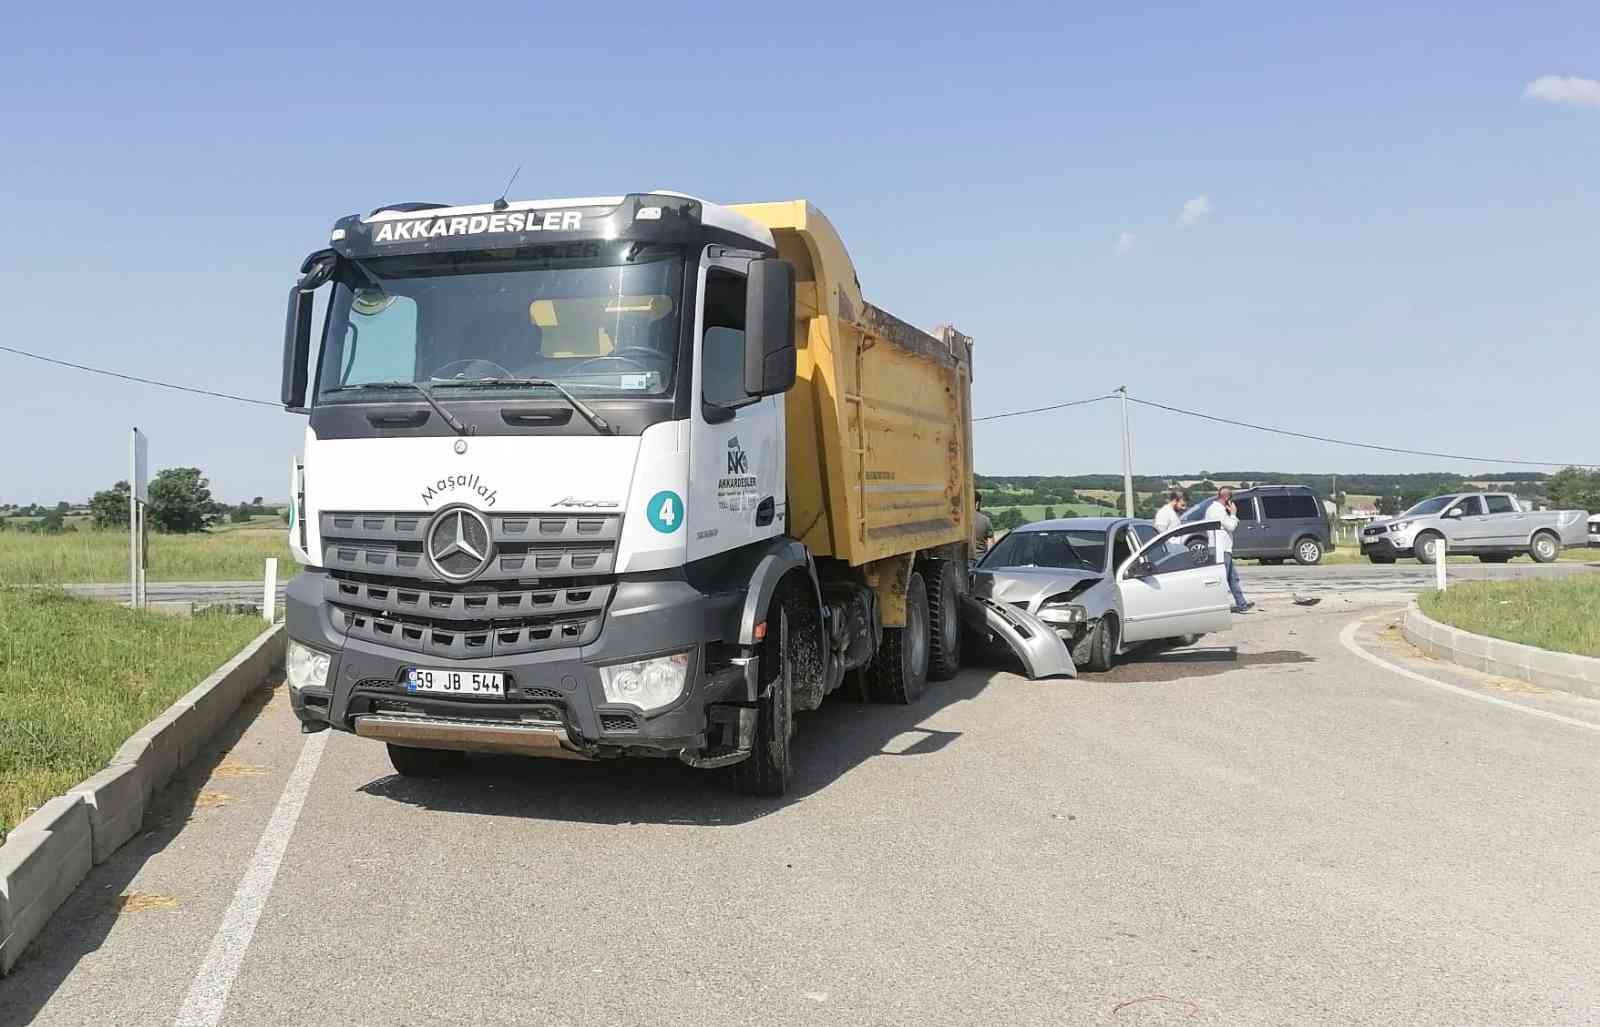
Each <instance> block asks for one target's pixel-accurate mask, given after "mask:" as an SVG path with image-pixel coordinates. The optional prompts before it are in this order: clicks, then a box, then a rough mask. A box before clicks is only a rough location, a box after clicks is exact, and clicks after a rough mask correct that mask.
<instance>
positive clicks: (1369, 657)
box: [1339, 620, 1600, 731]
mask: <svg viewBox="0 0 1600 1027" xmlns="http://www.w3.org/2000/svg"><path fill="white" fill-rule="evenodd" d="M1361 623H1362V622H1361V621H1359V620H1353V621H1351V622H1350V623H1349V624H1346V625H1345V627H1344V630H1343V631H1341V632H1339V641H1340V642H1341V643H1342V644H1343V645H1344V647H1345V648H1346V649H1348V650H1350V651H1351V652H1353V653H1355V654H1356V655H1357V656H1359V657H1361V658H1362V659H1363V660H1366V661H1367V662H1368V663H1371V664H1374V665H1376V666H1378V667H1382V668H1383V669H1384V670H1386V671H1389V672H1390V673H1391V674H1399V675H1400V676H1401V677H1405V678H1410V679H1411V680H1412V681H1419V682H1421V683H1422V684H1424V685H1432V686H1433V687H1434V688H1443V689H1445V690H1446V691H1449V692H1455V693H1456V694H1457V695H1464V696H1466V697H1467V698H1468V699H1476V700H1478V701H1479V702H1486V703H1491V704H1493V705H1495V706H1504V707H1505V708H1506V709H1508V710H1516V711H1517V712H1518V713H1526V714H1528V715H1529V716H1532V717H1543V718H1544V719H1545V720H1554V721H1559V722H1560V723H1562V724H1571V725H1572V726H1573V727H1581V728H1583V729H1584V730H1586V731H1600V724H1596V723H1594V722H1592V721H1588V720H1579V719H1578V718H1577V717H1564V716H1562V715H1561V714H1559V713H1551V712H1550V711H1549V710H1541V709H1536V708H1535V707H1532V706H1524V705H1522V704H1521V703H1515V702H1512V701H1511V700H1509V699H1501V698H1500V697H1498V696H1493V695H1484V694H1483V693H1482V692H1476V691H1473V690H1472V689H1470V688H1463V687H1462V686H1460V685H1452V684H1450V683H1449V682H1447V681H1435V680H1434V679H1433V678H1430V677H1427V676H1426V675H1423V674H1418V673H1417V672H1416V671H1414V670H1407V669H1405V668H1404V667H1399V666H1396V665H1395V664H1393V663H1390V662H1389V661H1388V660H1385V659H1382V658H1381V657H1378V656H1374V655H1373V654H1372V653H1369V652H1367V650H1365V649H1363V648H1362V647H1361V646H1360V645H1357V644H1356V631H1357V630H1358V629H1360V627H1361Z"/></svg>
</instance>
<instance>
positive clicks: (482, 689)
mask: <svg viewBox="0 0 1600 1027" xmlns="http://www.w3.org/2000/svg"><path fill="white" fill-rule="evenodd" d="M406 691H407V692H431V693H437V694H439V695H494V696H499V697H500V698H505V694H506V676H505V675H504V674H500V673H498V672H485V671H478V672H469V671H463V670H434V669H432V668H428V667H413V668H412V669H411V670H410V671H409V672H408V673H407V674H406Z"/></svg>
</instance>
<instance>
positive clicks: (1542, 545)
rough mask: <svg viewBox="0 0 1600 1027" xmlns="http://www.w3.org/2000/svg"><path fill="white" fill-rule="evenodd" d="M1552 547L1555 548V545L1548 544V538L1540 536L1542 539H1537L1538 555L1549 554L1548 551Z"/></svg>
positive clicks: (1550, 550) (1549, 551) (1551, 549)
mask: <svg viewBox="0 0 1600 1027" xmlns="http://www.w3.org/2000/svg"><path fill="white" fill-rule="evenodd" d="M1554 549H1555V546H1553V545H1551V544H1550V540H1549V539H1547V538H1542V539H1540V540H1539V555H1540V556H1549V555H1550V553H1551V552H1552V551H1553V550H1554Z"/></svg>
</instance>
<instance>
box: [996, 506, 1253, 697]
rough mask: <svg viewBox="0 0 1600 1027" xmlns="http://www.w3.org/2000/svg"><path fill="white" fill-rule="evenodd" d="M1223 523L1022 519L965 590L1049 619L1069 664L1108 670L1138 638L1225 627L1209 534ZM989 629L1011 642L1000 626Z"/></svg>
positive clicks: (1220, 576) (1223, 589) (1193, 634)
mask: <svg viewBox="0 0 1600 1027" xmlns="http://www.w3.org/2000/svg"><path fill="white" fill-rule="evenodd" d="M1221 530H1222V526H1221V525H1220V524H1218V523H1217V522H1215V521H1208V522H1203V523H1199V524H1184V525H1183V526H1182V527H1180V528H1177V529H1174V530H1173V531H1170V532H1167V533H1166V534H1164V535H1163V534H1158V533H1157V532H1156V529H1155V526H1154V525H1152V524H1151V523H1150V522H1149V521H1143V520H1135V519H1132V518H1126V517H1070V518H1064V519H1060V520H1053V521H1039V522H1037V523H1034V524H1025V525H1023V526H1022V527H1020V528H1017V529H1016V530H1014V531H1012V532H1010V533H1009V534H1007V535H1006V536H1005V537H1004V538H1002V539H1001V540H1000V541H999V542H997V543H996V544H995V545H994V546H993V547H992V548H991V549H990V550H989V552H988V553H987V554H986V555H985V556H984V558H983V560H982V561H981V562H980V563H978V564H977V565H976V566H975V567H974V568H973V571H972V593H971V594H972V596H973V597H974V599H976V600H978V601H980V602H983V603H986V604H988V605H989V606H990V607H991V609H992V611H995V612H998V611H999V610H1003V609H1005V608H1010V609H1012V610H1016V611H1021V612H1022V613H1023V614H1024V615H1026V620H1025V621H1024V623H1025V624H1026V623H1035V624H1038V623H1042V624H1043V625H1045V626H1047V627H1048V628H1049V629H1050V630H1052V631H1054V632H1055V634H1056V635H1057V636H1058V637H1059V638H1060V639H1061V641H1062V643H1063V644H1064V645H1065V647H1066V649H1067V650H1068V651H1069V652H1070V653H1071V658H1072V662H1073V663H1074V664H1075V665H1077V666H1080V667H1085V668H1087V669H1089V670H1109V669H1110V668H1111V666H1112V664H1114V663H1115V662H1116V659H1117V657H1118V656H1120V655H1121V654H1123V653H1125V652H1128V651H1129V650H1130V649H1132V648H1134V647H1135V646H1138V645H1141V644H1144V643H1147V642H1154V641H1157V640H1166V639H1178V640H1181V641H1182V642H1183V644H1193V641H1194V640H1195V639H1197V638H1198V637H1199V636H1200V635H1203V634H1208V633H1211V632H1214V631H1223V630H1226V629H1227V628H1228V626H1229V625H1230V624H1231V623H1232V615H1231V613H1230V612H1229V607H1230V604H1231V599H1230V597H1229V594H1228V588H1227V582H1226V576H1225V571H1224V568H1223V564H1222V559H1221V556H1220V554H1219V552H1218V549H1217V546H1216V545H1215V541H1214V540H1215V537H1216V535H1215V533H1216V532H1220V531H1221ZM1196 543H1198V544H1196ZM993 621H994V618H993V617H991V618H990V622H991V625H993ZM974 626H976V625H974ZM988 634H989V638H988V639H987V640H988V641H991V642H1001V643H1004V644H1006V645H1007V646H1008V647H1009V648H1011V649H1012V650H1013V651H1014V652H1016V651H1017V650H1018V644H1017V642H1016V640H1014V639H1011V638H1010V637H1008V636H1007V635H1006V633H1005V632H1004V631H1003V630H995V628H994V627H991V629H990V631H989V632H988ZM1018 655H1019V657H1021V658H1023V659H1024V664H1025V665H1027V657H1026V656H1024V655H1023V654H1022V653H1021V652H1018Z"/></svg>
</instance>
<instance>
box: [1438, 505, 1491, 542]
mask: <svg viewBox="0 0 1600 1027" xmlns="http://www.w3.org/2000/svg"><path fill="white" fill-rule="evenodd" d="M1440 526H1441V527H1443V528H1444V537H1445V538H1447V539H1449V540H1450V548H1451V549H1454V548H1456V547H1457V546H1461V547H1463V548H1467V549H1470V548H1472V547H1474V546H1481V545H1487V544H1488V541H1489V535H1490V533H1491V532H1493V531H1494V527H1493V526H1492V525H1491V524H1490V523H1489V518H1488V516H1487V515H1486V514H1485V512H1484V508H1483V497H1482V496H1463V497H1462V498H1461V499H1459V500H1457V501H1456V505H1455V506H1452V507H1451V508H1450V509H1448V510H1446V511H1445V512H1444V516H1443V517H1441V518H1440Z"/></svg>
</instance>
